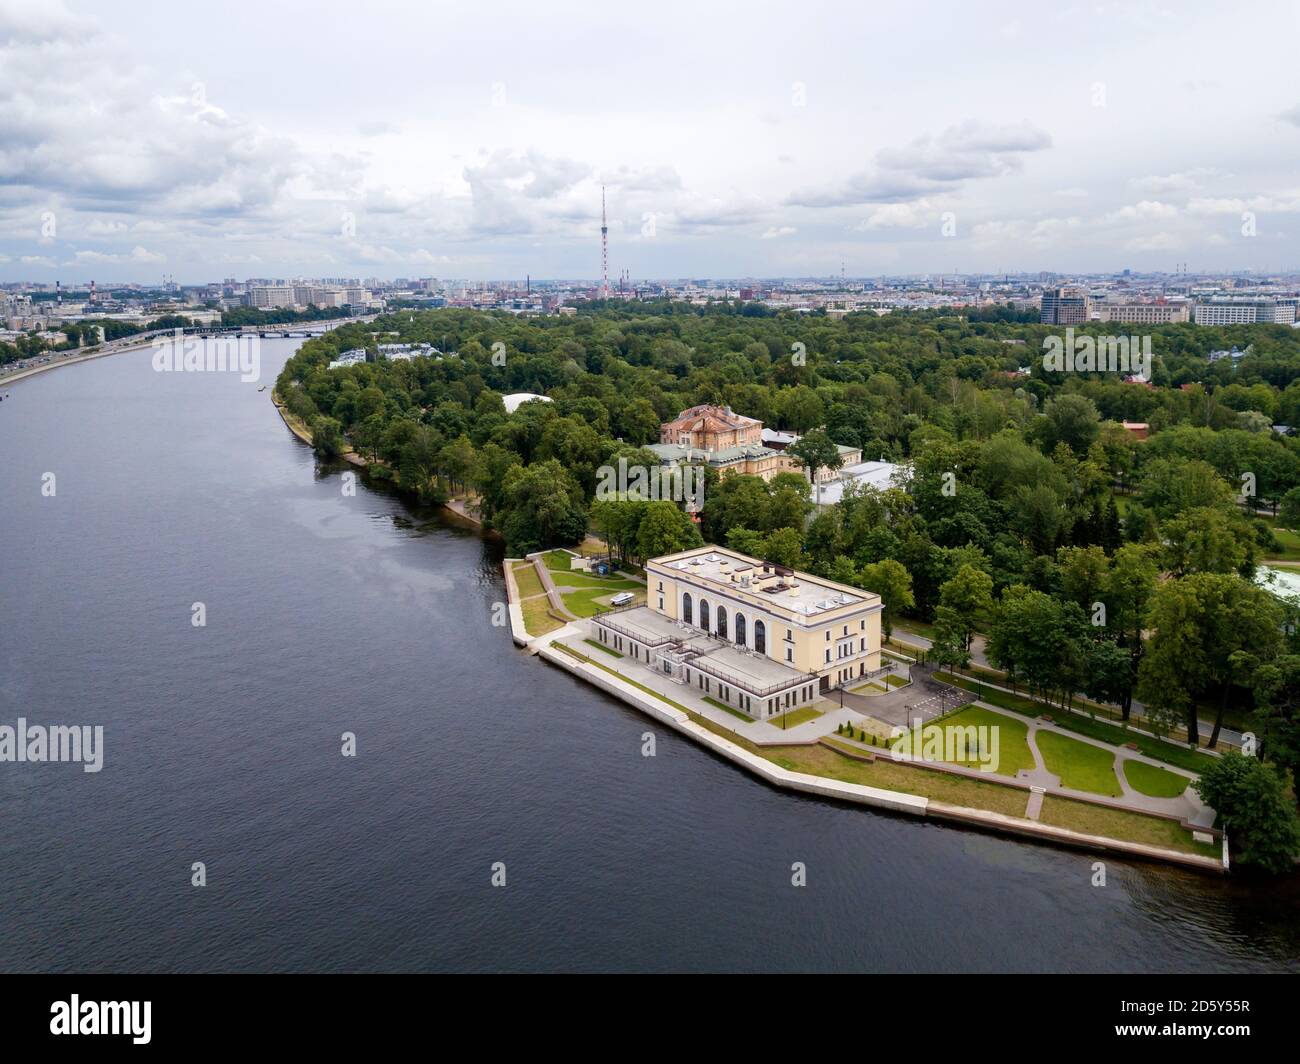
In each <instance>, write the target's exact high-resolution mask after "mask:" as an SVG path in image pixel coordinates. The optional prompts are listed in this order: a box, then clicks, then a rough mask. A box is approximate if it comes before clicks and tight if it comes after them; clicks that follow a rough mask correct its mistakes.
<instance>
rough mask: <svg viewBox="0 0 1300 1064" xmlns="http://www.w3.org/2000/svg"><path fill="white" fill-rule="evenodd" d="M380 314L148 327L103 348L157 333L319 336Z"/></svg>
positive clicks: (136, 340)
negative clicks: (260, 323)
mask: <svg viewBox="0 0 1300 1064" xmlns="http://www.w3.org/2000/svg"><path fill="white" fill-rule="evenodd" d="M378 316H379V315H377V314H367V315H364V316H361V317H355V318H328V319H325V320H323V321H311V322H289V323H285V324H282V325H190V326H187V327H185V328H179V327H177V328H172V329H150V330H149V331H147V332H139V333H132V334H131V335H130V336H123V337H120V338H118V339H116V340H110V341H108V342H107V343H105V344H104V345H103V346H104V347H116V346H118V345H130V344H138V343H139V342H140V341H142V340H153V339H155V338H156V337H159V336H175V335H176V334H177V333H180V334H181V335H183V336H236V337H239V336H257V337H260V338H262V339H263V340H269V339H286V340H291V339H300V338H302V339H305V338H310V337H313V336H320V335H321V334H322V333H326V332H329V331H330V330H331V329H336V328H338V327H339V326H340V325H355V324H357V323H359V322H369V321H374V320H375V318H377V317H378Z"/></svg>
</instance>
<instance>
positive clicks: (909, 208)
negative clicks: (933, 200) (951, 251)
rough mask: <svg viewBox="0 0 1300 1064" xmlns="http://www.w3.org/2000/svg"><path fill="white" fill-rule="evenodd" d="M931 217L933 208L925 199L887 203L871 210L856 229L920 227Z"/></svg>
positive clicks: (927, 223)
mask: <svg viewBox="0 0 1300 1064" xmlns="http://www.w3.org/2000/svg"><path fill="white" fill-rule="evenodd" d="M933 219H934V208H933V207H932V206H931V205H930V203H929V202H928V201H926V200H920V201H918V202H916V203H887V204H884V205H882V206H880V207H877V208H876V209H875V210H873V211H872V212H871V214H870V215H868V216H867V217H866V218H865V219H863V220H862V222H860V223H859V224H858V229H862V230H872V229H921V228H923V227H924V226H926V225H929V224H930V223H931V222H932V221H933Z"/></svg>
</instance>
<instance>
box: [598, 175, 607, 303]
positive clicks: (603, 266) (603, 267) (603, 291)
mask: <svg viewBox="0 0 1300 1064" xmlns="http://www.w3.org/2000/svg"><path fill="white" fill-rule="evenodd" d="M600 298H601V299H608V298H609V226H608V225H606V224H605V186H604V185H601V186H600Z"/></svg>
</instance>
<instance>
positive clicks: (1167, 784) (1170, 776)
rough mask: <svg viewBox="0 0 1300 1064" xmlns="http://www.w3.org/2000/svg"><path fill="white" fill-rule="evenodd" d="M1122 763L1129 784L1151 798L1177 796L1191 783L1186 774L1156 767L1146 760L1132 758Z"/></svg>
mask: <svg viewBox="0 0 1300 1064" xmlns="http://www.w3.org/2000/svg"><path fill="white" fill-rule="evenodd" d="M1121 764H1122V765H1123V768H1124V778H1125V779H1126V780H1128V785H1129V786H1130V787H1132V788H1133V789H1134V790H1135V791H1137V792H1138V793H1139V794H1145V795H1147V797H1149V798H1177V797H1178V796H1179V795H1180V794H1182V793H1183V791H1185V790H1187V788H1188V787H1189V786H1190V785H1191V780H1189V779H1188V778H1187V777H1186V776H1180V775H1178V774H1177V773H1176V772H1167V771H1166V770H1165V769H1163V768H1156V767H1155V765H1148V764H1147V763H1146V762H1145V761H1132V760H1130V761H1124V762H1121Z"/></svg>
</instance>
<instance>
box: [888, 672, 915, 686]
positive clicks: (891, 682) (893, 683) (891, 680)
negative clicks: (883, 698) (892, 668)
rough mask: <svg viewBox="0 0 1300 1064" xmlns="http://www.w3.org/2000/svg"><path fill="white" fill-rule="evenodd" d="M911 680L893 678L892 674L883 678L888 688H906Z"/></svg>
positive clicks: (899, 677)
mask: <svg viewBox="0 0 1300 1064" xmlns="http://www.w3.org/2000/svg"><path fill="white" fill-rule="evenodd" d="M911 682H912V681H911V680H904V679H903V678H902V677H901V676H895V675H894V674H893V673H892V672H891V673H889V674H887V675H886V676H885V683H887V684H889V686H890V687H906V686H907V685H908V684H909V683H911Z"/></svg>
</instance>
